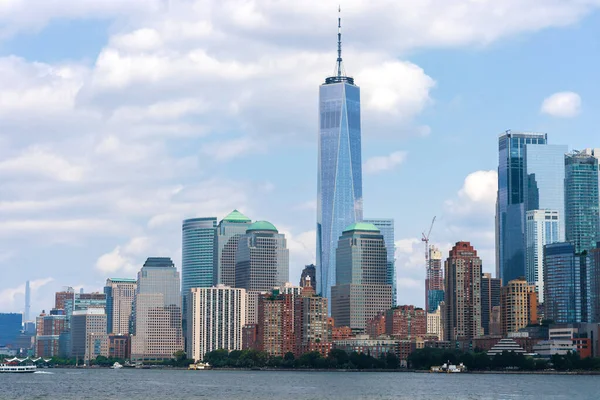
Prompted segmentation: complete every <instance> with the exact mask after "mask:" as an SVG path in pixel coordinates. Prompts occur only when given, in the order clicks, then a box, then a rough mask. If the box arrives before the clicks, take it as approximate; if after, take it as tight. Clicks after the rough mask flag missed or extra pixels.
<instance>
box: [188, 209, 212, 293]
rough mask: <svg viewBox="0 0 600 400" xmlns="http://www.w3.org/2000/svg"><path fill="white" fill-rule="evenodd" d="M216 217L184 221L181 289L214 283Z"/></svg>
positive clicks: (209, 285)
mask: <svg viewBox="0 0 600 400" xmlns="http://www.w3.org/2000/svg"><path fill="white" fill-rule="evenodd" d="M216 232H217V219H216V218H212V217H211V218H192V219H186V220H185V221H183V226H182V246H181V278H182V281H181V289H182V292H183V293H184V294H185V293H188V292H189V291H190V289H191V288H193V287H211V286H212V285H213V269H214V242H215V234H216Z"/></svg>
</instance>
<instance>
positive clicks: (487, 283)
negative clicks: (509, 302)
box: [481, 273, 502, 335]
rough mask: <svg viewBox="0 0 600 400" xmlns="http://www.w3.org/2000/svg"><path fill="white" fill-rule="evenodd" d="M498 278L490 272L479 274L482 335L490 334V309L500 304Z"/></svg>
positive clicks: (499, 282)
mask: <svg viewBox="0 0 600 400" xmlns="http://www.w3.org/2000/svg"><path fill="white" fill-rule="evenodd" d="M501 283H502V282H501V281H500V279H499V278H492V274H489V273H483V274H481V327H482V328H483V334H484V335H490V334H491V333H490V323H491V318H492V310H493V309H494V307H498V306H500V286H501Z"/></svg>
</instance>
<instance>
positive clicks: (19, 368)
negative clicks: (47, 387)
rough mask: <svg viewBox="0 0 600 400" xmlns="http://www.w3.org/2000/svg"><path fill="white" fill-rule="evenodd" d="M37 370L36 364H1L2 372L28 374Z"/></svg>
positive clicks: (0, 371) (0, 369) (0, 370)
mask: <svg viewBox="0 0 600 400" xmlns="http://www.w3.org/2000/svg"><path fill="white" fill-rule="evenodd" d="M36 370H37V367H36V366H35V365H9V364H0V373H4V374H26V373H32V372H35V371H36Z"/></svg>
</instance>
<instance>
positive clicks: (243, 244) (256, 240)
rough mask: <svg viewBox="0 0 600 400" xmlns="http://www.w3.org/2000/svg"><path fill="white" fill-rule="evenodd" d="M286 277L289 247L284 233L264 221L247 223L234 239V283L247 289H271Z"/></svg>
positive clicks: (284, 281)
mask: <svg viewBox="0 0 600 400" xmlns="http://www.w3.org/2000/svg"><path fill="white" fill-rule="evenodd" d="M288 280H289V250H288V249H287V242H286V239H285V235H284V234H282V233H279V232H278V231H277V228H275V226H274V225H273V224H271V223H270V222H267V221H258V222H255V223H253V224H252V225H250V226H248V229H247V230H246V234H245V235H243V236H242V237H240V239H239V243H238V248H237V253H236V262H235V286H236V287H238V288H243V289H246V290H247V291H271V290H272V289H273V288H274V287H276V286H283V285H284V284H285V283H286V282H287V281H288Z"/></svg>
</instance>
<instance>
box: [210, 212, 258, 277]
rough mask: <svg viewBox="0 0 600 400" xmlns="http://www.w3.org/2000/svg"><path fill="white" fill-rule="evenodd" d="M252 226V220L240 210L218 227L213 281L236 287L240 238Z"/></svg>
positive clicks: (222, 221)
mask: <svg viewBox="0 0 600 400" xmlns="http://www.w3.org/2000/svg"><path fill="white" fill-rule="evenodd" d="M250 224H252V221H251V220H250V218H248V217H246V216H245V215H244V214H242V213H241V212H239V211H238V210H233V211H232V212H231V213H229V215H227V216H226V217H225V218H223V220H221V222H219V226H218V227H217V235H216V236H215V256H214V257H215V259H214V272H213V281H214V284H215V286H216V285H218V284H222V285H226V286H230V287H236V286H235V254H236V252H237V247H238V242H239V241H240V238H241V237H242V236H243V235H245V234H246V230H247V229H248V227H249V226H250Z"/></svg>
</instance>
